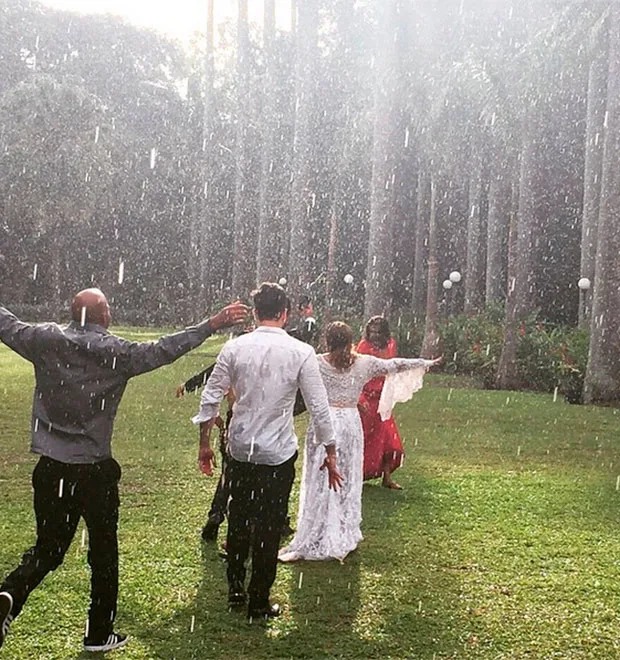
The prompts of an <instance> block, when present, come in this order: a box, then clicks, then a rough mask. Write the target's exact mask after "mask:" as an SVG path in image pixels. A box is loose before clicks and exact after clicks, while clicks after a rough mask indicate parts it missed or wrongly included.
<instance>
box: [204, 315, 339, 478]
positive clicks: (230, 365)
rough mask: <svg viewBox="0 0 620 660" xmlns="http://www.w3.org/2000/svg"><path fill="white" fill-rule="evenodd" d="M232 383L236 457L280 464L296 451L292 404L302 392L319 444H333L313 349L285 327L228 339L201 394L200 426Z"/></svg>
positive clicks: (233, 453) (230, 440)
mask: <svg viewBox="0 0 620 660" xmlns="http://www.w3.org/2000/svg"><path fill="white" fill-rule="evenodd" d="M230 387H232V388H233V389H234V391H235V395H236V400H235V404H234V407H233V416H232V421H231V424H230V429H229V431H228V443H229V445H228V446H229V451H230V454H231V456H232V457H233V458H234V459H235V460H237V461H244V462H250V463H259V464H262V465H280V464H281V463H284V462H285V461H287V460H288V459H289V458H291V456H293V454H294V453H295V452H296V451H297V448H298V442H297V436H296V435H295V430H294V427H293V404H294V403H295V394H296V392H297V389H300V390H301V393H302V394H303V397H304V400H305V402H306V406H307V408H308V410H309V411H310V413H311V415H312V424H313V425H314V429H315V433H316V438H317V442H319V443H323V444H325V445H330V444H334V442H335V439H334V430H333V427H332V423H331V418H330V413H329V404H328V402H327V393H326V391H325V385H324V384H323V380H322V378H321V373H320V371H319V365H318V361H317V357H316V354H315V352H314V349H313V348H312V347H311V346H308V345H307V344H304V343H303V342H301V341H299V340H297V339H294V338H293V337H290V336H289V335H288V334H287V333H286V332H285V331H284V330H282V329H280V328H273V327H268V326H259V327H258V328H256V330H254V331H253V332H250V333H248V334H246V335H242V336H241V337H237V338H236V339H233V340H231V341H229V342H228V343H226V344H225V345H224V347H223V348H222V351H221V352H220V355H219V356H218V358H217V362H216V363H215V368H214V369H213V373H212V374H211V376H210V377H209V380H208V381H207V384H206V386H205V388H204V390H203V392H202V397H201V400H200V412H199V414H198V415H196V417H194V419H193V421H194V423H196V424H199V423H200V422H205V421H207V420H209V419H212V418H213V417H216V416H217V414H218V412H219V404H220V402H221V400H222V398H223V397H224V394H225V393H226V391H227V390H228V389H229V388H230Z"/></svg>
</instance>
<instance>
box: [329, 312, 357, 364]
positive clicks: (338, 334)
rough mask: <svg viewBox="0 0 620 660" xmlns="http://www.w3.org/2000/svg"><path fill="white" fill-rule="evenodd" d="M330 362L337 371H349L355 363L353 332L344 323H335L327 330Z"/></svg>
mask: <svg viewBox="0 0 620 660" xmlns="http://www.w3.org/2000/svg"><path fill="white" fill-rule="evenodd" d="M325 343H326V344H327V350H328V351H329V361H330V363H331V365H332V366H334V367H336V369H348V368H349V367H350V366H351V365H352V364H353V363H354V362H355V353H354V352H353V332H352V331H351V328H350V327H349V326H348V325H347V324H346V323H343V322H342V321H334V322H333V323H330V324H329V325H328V326H327V330H325Z"/></svg>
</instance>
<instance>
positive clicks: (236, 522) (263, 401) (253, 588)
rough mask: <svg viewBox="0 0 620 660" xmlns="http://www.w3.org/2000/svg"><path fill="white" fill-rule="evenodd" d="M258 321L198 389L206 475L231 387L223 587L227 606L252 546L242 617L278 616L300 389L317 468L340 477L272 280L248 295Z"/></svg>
mask: <svg viewBox="0 0 620 660" xmlns="http://www.w3.org/2000/svg"><path fill="white" fill-rule="evenodd" d="M253 300H254V308H255V309H254V315H255V317H256V321H257V323H258V327H257V328H256V330H254V331H253V332H250V333H248V334H246V335H242V336H241V337H238V338H236V339H233V340H231V341H229V342H228V343H227V344H226V345H225V346H224V347H223V348H222V351H221V352H220V355H219V357H218V359H217V362H216V364H215V368H214V369H213V373H212V374H211V376H210V377H209V380H208V381H207V384H206V385H205V388H204V390H203V393H202V397H201V401H200V412H199V414H198V415H197V416H196V417H194V420H193V421H194V423H196V424H198V423H199V424H200V451H199V457H198V460H199V462H200V464H201V469H202V470H203V472H205V473H206V474H212V471H213V470H212V461H213V450H212V449H211V447H210V443H209V435H210V430H211V427H212V426H213V424H214V423H215V420H216V418H217V417H218V414H219V404H220V402H221V401H222V399H223V397H224V395H225V393H226V392H227V391H228V390H229V389H230V388H231V387H232V389H233V390H234V392H235V404H234V415H233V416H232V421H231V425H230V428H229V431H228V451H229V454H230V456H229V460H228V465H227V472H226V479H227V480H228V481H229V484H230V499H229V506H228V537H227V541H226V542H227V551H228V572H227V574H228V587H229V597H228V602H229V605H230V606H238V605H243V604H245V602H246V591H245V573H246V571H245V562H246V560H247V558H248V555H249V552H250V545H251V546H252V576H251V579H250V582H249V585H248V590H247V596H248V597H249V598H248V616H249V617H250V619H252V618H271V617H274V616H278V614H279V607H278V606H277V605H271V604H270V602H269V591H270V589H271V585H272V584H273V582H274V580H275V577H276V568H277V561H278V548H279V544H280V532H281V529H282V525H283V522H284V520H285V518H286V514H287V503H288V498H289V494H290V490H291V487H292V485H293V481H294V478H295V459H296V458H297V448H298V442H297V437H296V435H295V431H294V428H293V405H294V403H295V394H296V392H297V389H298V388H299V389H301V392H302V394H303V397H304V400H305V402H306V406H307V407H308V409H309V410H310V413H311V415H312V423H313V424H314V428H315V433H316V438H317V441H318V442H320V443H322V444H323V445H325V449H326V457H325V461H324V463H323V465H322V467H321V469H322V470H323V469H326V470H327V475H326V478H327V479H328V480H329V486H330V488H334V490H335V489H337V488H338V486H340V484H341V481H342V477H341V476H340V474H339V473H338V470H337V466H336V448H335V438H334V430H333V427H332V423H331V418H330V414H329V405H328V402H327V393H326V391H325V386H324V384H323V380H322V379H321V374H320V372H319V367H318V362H317V359H316V355H315V353H314V350H313V348H312V347H311V346H308V345H307V344H304V343H303V342H301V341H299V340H297V339H294V338H292V337H290V336H289V335H288V334H287V333H286V332H285V331H284V329H283V328H284V326H285V325H286V322H287V318H288V312H289V309H290V303H289V300H288V297H287V295H286V293H285V291H284V289H282V287H280V286H279V285H277V284H271V283H263V284H262V285H261V286H260V288H259V289H258V290H257V291H255V292H254V294H253Z"/></svg>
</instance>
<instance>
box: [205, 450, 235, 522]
mask: <svg viewBox="0 0 620 660" xmlns="http://www.w3.org/2000/svg"><path fill="white" fill-rule="evenodd" d="M227 462H228V456H227V455H226V454H225V453H224V452H222V473H221V474H220V479H219V481H218V482H217V488H216V489H215V494H214V495H213V499H212V500H211V508H210V509H209V514H208V519H207V522H209V521H212V522H214V523H217V524H218V525H220V524H221V523H223V522H224V519H225V518H226V510H227V508H228V497H229V495H230V492H229V491H230V489H229V488H228V481H227V480H226V464H227Z"/></svg>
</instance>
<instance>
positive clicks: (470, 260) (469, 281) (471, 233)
mask: <svg viewBox="0 0 620 660" xmlns="http://www.w3.org/2000/svg"><path fill="white" fill-rule="evenodd" d="M475 139H476V138H475V136H473V137H472V140H475ZM474 146H475V145H474ZM471 161H472V163H473V169H472V172H471V174H470V178H469V214H468V217H467V267H466V269H465V312H466V313H468V314H471V313H473V312H479V311H481V309H482V306H483V298H482V282H483V278H484V273H483V243H482V164H481V162H480V156H479V154H472V158H471Z"/></svg>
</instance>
